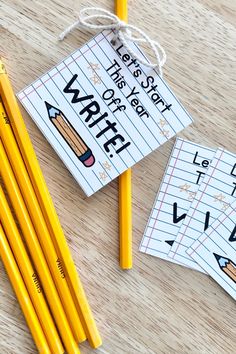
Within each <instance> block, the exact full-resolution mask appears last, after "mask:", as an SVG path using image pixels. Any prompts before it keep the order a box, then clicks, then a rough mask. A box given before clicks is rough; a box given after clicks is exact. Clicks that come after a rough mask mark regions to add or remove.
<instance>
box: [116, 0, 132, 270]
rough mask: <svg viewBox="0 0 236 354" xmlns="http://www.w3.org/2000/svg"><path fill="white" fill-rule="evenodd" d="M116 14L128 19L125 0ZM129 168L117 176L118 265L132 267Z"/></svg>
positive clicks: (119, 3) (117, 2)
mask: <svg viewBox="0 0 236 354" xmlns="http://www.w3.org/2000/svg"><path fill="white" fill-rule="evenodd" d="M115 4H116V14H117V16H118V17H119V18H120V19H121V20H122V21H125V22H127V21H128V4H127V0H116V2H115ZM131 177H132V176H131V169H130V168H129V169H128V170H127V171H125V172H124V173H122V175H120V177H119V224H120V267H121V268H122V269H130V268H132V190H131Z"/></svg>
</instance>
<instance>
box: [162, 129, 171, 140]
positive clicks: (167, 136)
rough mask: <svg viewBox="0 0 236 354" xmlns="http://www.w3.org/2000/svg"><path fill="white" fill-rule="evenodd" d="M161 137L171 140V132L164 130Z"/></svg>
mask: <svg viewBox="0 0 236 354" xmlns="http://www.w3.org/2000/svg"><path fill="white" fill-rule="evenodd" d="M160 134H161V135H163V136H165V137H166V138H169V135H170V131H169V130H165V129H163V131H161V132H160Z"/></svg>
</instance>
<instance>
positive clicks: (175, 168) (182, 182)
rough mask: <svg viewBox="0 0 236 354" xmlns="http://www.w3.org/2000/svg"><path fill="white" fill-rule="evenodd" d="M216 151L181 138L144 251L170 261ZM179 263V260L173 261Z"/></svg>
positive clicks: (155, 211)
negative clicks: (176, 239)
mask: <svg viewBox="0 0 236 354" xmlns="http://www.w3.org/2000/svg"><path fill="white" fill-rule="evenodd" d="M214 153H215V150H213V149H210V148H207V147H204V146H202V145H199V144H195V143H193V142H190V141H187V140H184V139H180V138H177V139H176V142H175V145H174V147H173V150H172V153H171V157H170V159H169V162H168V164H167V167H166V171H165V174H164V177H163V180H162V183H161V186H160V190H159V192H158V194H157V197H156V200H155V202H154V205H153V208H152V212H151V214H150V217H149V220H148V223H147V226H146V229H145V231H144V235H143V239H142V242H141V244H140V251H141V252H144V253H148V254H151V255H154V256H157V257H159V258H162V259H165V260H170V258H168V253H169V251H170V248H171V245H172V244H173V242H174V240H175V238H176V236H177V234H178V231H179V229H180V226H181V225H182V223H183V221H184V217H185V215H186V213H187V212H188V210H189V208H190V205H191V202H192V201H193V199H194V197H195V195H196V192H197V190H198V188H199V186H200V184H201V181H202V179H203V177H204V174H205V172H206V170H207V168H208V166H209V164H210V162H211V159H212V158H213V156H214ZM173 261H174V262H176V263H179V262H178V261H176V260H175V259H174V260H173Z"/></svg>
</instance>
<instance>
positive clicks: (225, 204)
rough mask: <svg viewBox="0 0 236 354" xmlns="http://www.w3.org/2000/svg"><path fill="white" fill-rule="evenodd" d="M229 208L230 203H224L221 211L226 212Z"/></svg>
mask: <svg viewBox="0 0 236 354" xmlns="http://www.w3.org/2000/svg"><path fill="white" fill-rule="evenodd" d="M228 207H229V203H223V206H222V208H221V210H222V211H225V210H227V209H228Z"/></svg>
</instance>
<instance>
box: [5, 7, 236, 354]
mask: <svg viewBox="0 0 236 354" xmlns="http://www.w3.org/2000/svg"><path fill="white" fill-rule="evenodd" d="M85 5H86V6H87V5H91V6H95V5H96V6H102V7H105V8H106V9H108V10H111V11H112V10H113V1H108V0H101V1H96V2H95V1H94V2H92V1H91V0H87V1H80V2H78V1H75V0H74V1H73V0H67V1H64V0H45V1H39V0H1V2H0V39H1V40H0V54H1V55H2V56H3V57H4V58H5V63H6V65H7V68H8V72H9V75H10V77H11V79H12V82H13V86H14V89H15V91H16V92H17V91H19V90H20V89H22V88H23V87H24V86H25V85H27V84H29V83H31V82H32V81H33V80H34V79H36V78H37V77H38V76H39V75H41V74H42V73H44V72H45V71H46V70H48V69H50V68H51V66H53V65H54V64H56V63H58V62H59V61H60V60H62V59H63V57H64V56H66V55H68V54H69V53H70V52H71V51H73V50H75V49H76V47H79V46H81V45H82V44H83V43H84V42H85V41H86V40H88V39H89V38H90V36H91V33H86V32H81V31H78V30H77V31H74V32H73V33H72V34H70V35H69V36H68V37H67V38H66V40H65V41H64V42H62V43H61V42H60V43H59V42H58V41H57V35H58V34H59V33H60V32H61V31H62V30H63V29H64V28H65V27H66V26H68V25H69V24H70V23H71V22H72V21H74V19H75V18H76V11H78V10H79V8H80V6H85ZM235 16H236V3H235V1H232V0H185V1H184V0H175V1H173V0H162V1H158V2H156V1H153V0H142V1H141V0H136V1H134V0H130V2H129V20H130V23H131V24H132V23H133V24H138V26H140V28H142V29H143V30H147V31H148V33H149V34H150V36H151V37H153V38H156V39H158V40H159V41H160V43H161V44H162V45H163V46H164V47H165V49H166V52H167V55H168V61H167V64H166V67H165V69H164V75H165V78H166V80H167V82H168V83H169V84H170V86H171V87H172V88H173V90H174V92H175V93H176V95H177V96H178V97H179V99H180V100H181V101H182V103H183V104H184V106H185V107H186V109H187V110H188V111H189V112H190V114H191V115H192V116H193V117H194V119H195V121H194V124H193V125H191V126H190V127H188V128H187V129H186V130H185V131H184V132H183V133H182V134H181V136H182V137H185V138H188V139H191V140H193V141H195V142H197V143H202V144H206V145H208V146H210V147H216V146H219V145H220V146H223V147H225V148H227V149H229V150H231V151H233V152H236V142H235V130H236V120H235V118H236V116H235V107H234V106H235V101H236V91H235V87H236V86H235V77H236V65H235V50H236V48H235V43H236V30H235ZM22 111H23V109H22ZM23 115H24V118H25V121H26V124H27V127H28V130H29V133H30V136H31V138H32V141H33V144H34V147H35V150H36V153H37V156H38V158H39V161H40V165H41V167H42V169H43V172H44V175H45V178H46V181H47V184H48V187H49V190H50V192H51V195H52V197H53V200H54V203H55V206H56V209H57V211H58V214H59V217H60V220H61V223H62V226H63V228H64V231H65V234H66V236H67V240H68V242H69V245H70V248H71V252H72V254H73V257H74V260H75V263H76V266H77V269H78V271H79V273H80V275H81V278H82V281H83V284H84V287H85V290H86V293H87V296H88V298H89V302H90V305H91V307H92V310H93V313H94V316H95V318H96V320H97V324H98V327H99V329H100V331H101V334H102V337H103V341H104V345H103V346H102V348H100V349H98V350H97V351H95V352H96V353H105V354H108V353H109V354H123V353H124V354H136V353H145V354H146V353H150V354H154V353H158V354H159V353H167V354H171V353H181V354H182V353H183V354H185V353H186V354H187V353H204V354H205V353H212V354H222V353H235V346H236V336H235V327H236V307H235V302H234V301H233V299H232V298H230V297H229V296H228V295H227V294H226V293H225V292H224V290H222V289H221V288H220V287H219V286H218V285H217V284H216V283H215V282H214V281H213V280H211V279H210V278H209V277H208V276H206V275H203V274H199V273H198V272H196V271H192V270H190V269H186V268H183V267H180V266H177V265H175V264H171V263H168V262H165V261H162V260H160V259H158V258H154V257H151V256H148V255H144V254H141V253H139V252H138V246H139V243H140V240H141V237H142V233H143V231H144V227H145V224H146V222H147V219H148V215H149V213H150V210H151V207H152V204H153V201H154V198H155V193H156V191H157V190H158V188H159V184H160V181H161V178H162V175H163V172H164V168H165V165H166V163H167V160H168V157H169V154H170V151H171V148H172V146H173V143H174V139H172V140H171V141H170V142H168V143H166V144H165V145H164V146H162V147H161V148H160V149H158V151H155V152H154V153H152V154H151V155H150V156H148V157H147V158H145V159H144V160H143V161H142V162H140V163H139V164H138V165H137V166H135V167H134V168H133V238H134V241H133V250H134V268H133V270H131V271H128V272H124V271H121V270H120V269H119V266H118V254H119V253H118V246H119V245H118V240H119V237H118V205H117V203H118V192H117V181H115V182H112V183H111V184H110V185H108V186H107V187H105V188H104V189H103V190H101V191H99V192H97V193H96V194H95V195H94V196H92V197H90V198H86V197H85V195H84V194H83V192H82V190H81V189H80V187H79V186H78V184H77V183H76V182H75V180H74V179H73V178H72V176H71V175H70V174H69V172H68V171H67V169H66V168H65V166H64V165H63V163H62V162H61V161H60V160H59V158H58V157H57V155H56V153H55V152H54V151H53V150H52V148H51V147H50V146H49V144H48V143H47V142H46V140H45V139H44V137H43V136H42V135H41V133H40V132H39V130H38V129H37V128H36V126H35V125H34V123H33V122H32V120H31V119H30V117H29V116H28V115H27V114H26V113H25V112H24V111H23ZM81 351H82V353H91V352H92V350H91V349H90V348H89V346H88V344H87V343H85V344H83V345H81ZM0 353H5V354H19V353H24V354H34V353H36V349H35V347H34V344H33V342H32V340H31V336H30V334H29V331H28V329H27V327H26V324H25V321H24V318H23V316H22V314H21V311H20V309H19V306H18V304H17V302H16V300H15V296H14V294H13V292H12V289H11V287H10V285H9V282H8V279H7V277H6V274H5V271H4V269H3V266H2V264H1V263H0Z"/></svg>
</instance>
